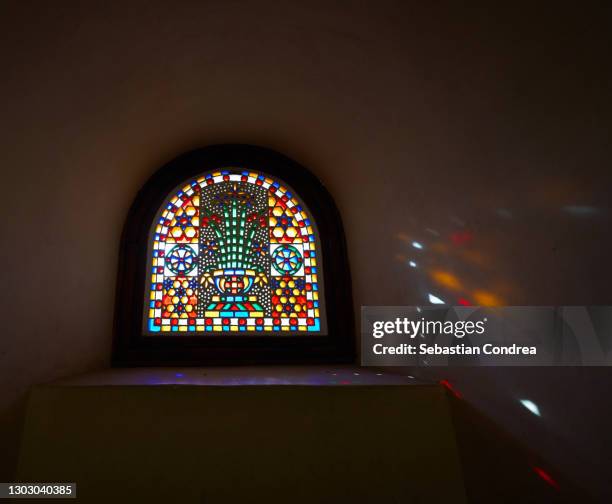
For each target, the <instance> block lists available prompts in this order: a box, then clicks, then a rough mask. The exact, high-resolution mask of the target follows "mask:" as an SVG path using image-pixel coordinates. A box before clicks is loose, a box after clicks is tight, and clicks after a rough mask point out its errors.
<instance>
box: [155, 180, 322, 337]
mask: <svg viewBox="0 0 612 504" xmlns="http://www.w3.org/2000/svg"><path fill="white" fill-rule="evenodd" d="M315 233H316V232H315V226H314V223H313V222H311V220H310V217H309V216H308V215H307V213H306V211H305V210H304V208H303V205H302V204H301V203H300V202H299V200H298V199H297V198H296V196H295V195H294V194H292V193H291V191H289V190H288V189H287V188H285V187H283V185H282V184H280V183H279V182H277V181H275V180H273V179H271V178H269V177H267V176H264V175H262V174H260V173H255V172H251V171H241V170H234V169H228V170H223V171H217V172H213V173H208V174H206V175H204V176H202V177H199V178H197V179H196V180H193V181H191V182H190V183H188V184H187V185H185V186H184V187H183V188H182V189H181V190H180V191H178V193H177V194H176V195H173V196H172V197H171V198H170V199H169V201H168V203H167V204H166V206H165V207H164V208H163V209H162V210H161V214H160V215H159V216H158V220H157V222H156V225H155V227H154V229H153V236H152V238H151V240H152V244H151V254H150V261H151V264H150V271H151V275H150V278H149V280H148V287H147V301H146V308H147V309H146V310H145V326H146V329H147V330H148V331H149V332H150V333H161V334H163V333H193V334H207V333H211V334H215V333H217V334H218V333H230V334H232V333H235V334H239V333H247V334H249V333H254V334H256V333H262V332H263V333H266V332H268V333H272V334H290V333H292V332H294V333H311V334H312V333H320V332H321V327H322V321H321V311H320V304H319V303H320V302H322V301H321V299H320V295H321V291H322V290H321V276H320V274H319V270H320V257H319V256H318V245H317V243H318V242H317V239H316V234H315Z"/></svg>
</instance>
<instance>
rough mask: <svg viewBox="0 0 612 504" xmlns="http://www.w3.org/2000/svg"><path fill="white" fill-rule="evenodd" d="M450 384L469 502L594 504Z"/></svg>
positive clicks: (587, 496) (452, 409)
mask: <svg viewBox="0 0 612 504" xmlns="http://www.w3.org/2000/svg"><path fill="white" fill-rule="evenodd" d="M445 385H446V387H447V388H448V389H449V396H450V401H451V412H452V418H453V423H454V426H455V431H456V435H457V445H458V448H459V454H460V458H461V464H462V468H463V477H464V481H465V486H466V493H467V496H468V500H469V502H471V503H472V504H476V503H483V504H484V503H491V502H496V503H508V504H510V503H512V504H515V503H517V502H521V503H532V502H533V503H541V502H549V503H557V502H559V503H561V502H582V503H588V502H594V501H593V499H592V497H590V496H589V495H588V494H587V493H586V492H585V491H584V490H582V489H580V488H579V487H577V486H575V485H574V484H573V483H572V482H571V480H570V479H568V478H566V477H565V476H563V475H561V473H560V472H559V471H558V470H557V469H551V466H550V464H549V463H548V462H546V461H544V460H543V459H542V457H540V456H538V455H537V454H536V453H534V452H533V450H529V449H528V448H527V447H525V446H524V445H522V444H521V443H520V442H518V441H517V440H516V439H515V438H513V437H512V436H511V435H510V434H509V433H508V432H506V431H504V430H503V429H500V428H499V427H498V426H497V425H496V424H495V423H494V422H492V421H491V420H490V419H489V418H487V417H486V416H484V415H483V414H482V413H479V412H478V411H477V410H476V409H475V408H474V407H473V406H470V405H469V404H467V403H466V402H465V401H462V400H461V399H460V398H459V397H457V395H458V394H459V393H458V392H457V391H456V390H454V389H453V387H452V386H451V385H450V384H448V382H447V383H446V384H445Z"/></svg>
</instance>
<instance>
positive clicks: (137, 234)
mask: <svg viewBox="0 0 612 504" xmlns="http://www.w3.org/2000/svg"><path fill="white" fill-rule="evenodd" d="M227 166H234V167H245V168H248V169H253V170H254V171H258V170H259V171H261V172H263V173H267V174H269V175H271V176H273V177H278V179H279V180H280V181H284V182H286V183H287V184H288V185H289V186H291V187H292V188H294V190H296V191H297V194H298V195H299V197H300V198H301V199H302V201H303V202H304V203H305V205H306V206H307V207H308V208H309V210H310V213H311V216H312V218H313V219H314V220H315V222H316V223H317V226H318V231H319V240H320V246H321V250H322V259H323V278H324V287H325V303H326V314H327V331H328V335H327V336H321V335H317V336H308V335H304V336H302V335H300V336H292V337H279V336H237V335H231V336H223V335H220V336H188V337H177V336H145V335H144V331H143V323H142V321H143V309H144V306H143V305H144V295H145V285H146V282H145V274H146V271H147V252H148V240H149V230H150V228H151V224H152V222H153V219H154V218H155V216H156V213H157V211H158V210H159V208H160V206H161V205H162V203H163V202H164V200H165V199H166V197H167V196H168V194H169V193H170V192H171V191H172V190H173V189H175V188H176V187H177V186H178V185H179V184H181V183H182V182H185V181H187V180H189V179H191V178H192V177H195V176H197V175H199V174H201V173H204V172H206V171H210V170H216V169H219V168H222V167H227ZM354 359H355V333H354V314H353V301H352V293H351V278H350V270H349V264H348V256H347V250H346V242H345V238H344V230H343V227H342V221H341V219H340V214H339V212H338V209H337V208H336V205H335V204H334V201H333V199H332V197H331V195H330V194H329V192H328V191H327V190H326V189H325V187H324V186H323V184H321V182H320V181H319V180H318V179H317V178H316V177H315V176H314V175H313V174H312V173H310V172H309V171H308V170H307V169H305V168H304V167H302V166H301V165H299V164H298V163H296V162H295V161H293V160H291V159H289V158H287V157H285V156H283V155H281V154H279V153H277V152H274V151H272V150H269V149H265V148H262V147H255V146H250V145H214V146H210V147H205V148H203V149H197V150H194V151H191V152H188V153H186V154H183V155H181V156H179V157H177V158H176V159H174V160H173V161H171V162H169V163H168V164H166V165H165V166H164V167H162V168H161V169H160V170H158V171H157V172H156V173H155V174H154V175H153V176H152V177H151V178H150V179H149V180H148V181H147V183H146V184H145V185H144V187H143V188H142V189H141V190H140V191H139V193H138V195H137V196H136V199H135V201H134V203H133V204H132V207H131V208H130V211H129V214H128V217H127V220H126V223H125V226H124V229H123V234H122V237H121V249H120V255H119V271H118V279H117V294H116V306H115V321H114V344H113V354H112V365H113V366H115V367H121V366H174V365H192V366H197V365H223V364H227V365H229V364H286V363H304V364H306V363H331V362H353V361H354Z"/></svg>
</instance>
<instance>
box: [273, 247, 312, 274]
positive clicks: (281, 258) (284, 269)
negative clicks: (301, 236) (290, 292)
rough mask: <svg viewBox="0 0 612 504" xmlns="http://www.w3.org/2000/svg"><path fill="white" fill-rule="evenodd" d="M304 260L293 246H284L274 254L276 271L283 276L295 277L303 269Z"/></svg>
mask: <svg viewBox="0 0 612 504" xmlns="http://www.w3.org/2000/svg"><path fill="white" fill-rule="evenodd" d="M303 262H304V259H303V258H302V254H300V251H299V250H298V249H297V248H296V247H294V246H293V245H282V246H280V247H278V248H277V249H276V250H275V251H274V253H273V254H272V265H273V266H274V269H275V270H276V271H278V272H279V273H281V274H283V275H293V274H294V273H297V272H298V271H299V269H300V268H301V267H302V263H303Z"/></svg>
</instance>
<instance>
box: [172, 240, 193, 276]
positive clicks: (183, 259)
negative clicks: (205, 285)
mask: <svg viewBox="0 0 612 504" xmlns="http://www.w3.org/2000/svg"><path fill="white" fill-rule="evenodd" d="M166 265H167V267H168V269H169V270H170V271H172V273H175V274H177V275H185V274H187V273H189V272H191V271H193V269H194V268H195V267H196V253H195V251H194V250H193V249H192V248H191V247H189V246H187V245H177V246H176V247H173V248H172V249H171V250H170V252H168V255H167V257H166Z"/></svg>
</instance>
